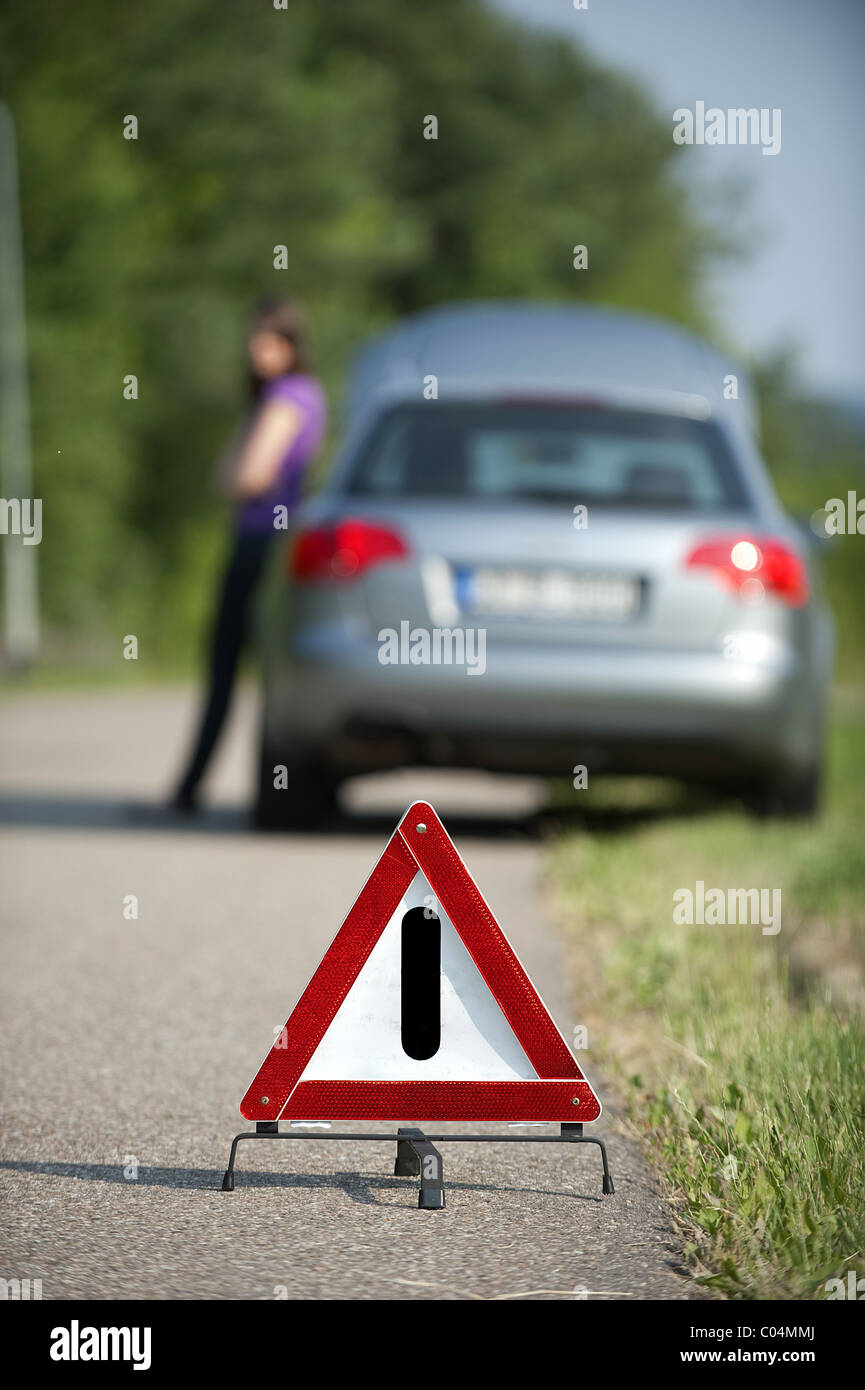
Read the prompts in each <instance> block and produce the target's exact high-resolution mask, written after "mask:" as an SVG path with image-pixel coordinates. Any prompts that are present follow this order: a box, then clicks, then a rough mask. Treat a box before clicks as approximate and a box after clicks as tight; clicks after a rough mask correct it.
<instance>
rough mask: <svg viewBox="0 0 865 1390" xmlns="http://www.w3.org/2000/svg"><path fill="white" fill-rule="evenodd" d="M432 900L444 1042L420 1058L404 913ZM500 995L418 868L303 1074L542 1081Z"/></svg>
mask: <svg viewBox="0 0 865 1390" xmlns="http://www.w3.org/2000/svg"><path fill="white" fill-rule="evenodd" d="M414 907H431V908H433V909H434V911H435V912H436V913H437V914H438V917H439V919H440V921H441V1043H440V1046H439V1049H438V1051H437V1052H436V1053H435V1055H434V1056H433V1057H430V1058H428V1059H427V1060H425V1061H418V1060H417V1059H416V1058H414V1057H410V1056H408V1054H407V1053H406V1052H405V1050H404V1049H403V1045H402V1022H401V1019H402V958H401V947H402V919H403V917H404V916H405V914H406V913H407V912H408V911H410V909H411V908H414ZM537 1079H538V1076H537V1072H536V1071H535V1069H534V1067H533V1066H532V1064H531V1062H530V1061H529V1059H528V1057H527V1056H526V1054H525V1052H524V1051H523V1048H522V1047H521V1045H520V1043H519V1042H518V1040H517V1037H516V1035H515V1033H514V1031H513V1029H512V1028H511V1025H510V1024H509V1023H508V1021H507V1019H506V1018H505V1016H504V1014H503V1013H502V1010H501V1008H500V1007H499V1005H498V1003H497V1001H496V999H495V996H494V995H493V993H492V991H491V990H490V988H489V986H488V985H487V983H486V981H485V980H484V978H483V976H482V975H481V973H480V971H479V970H478V968H477V966H476V965H475V963H474V961H473V960H472V958H471V956H470V955H469V953H468V951H467V950H466V948H465V946H464V945H463V943H462V940H461V939H460V936H459V934H458V932H457V930H456V928H455V927H454V925H453V923H452V922H451V920H450V918H449V917H448V915H447V913H446V912H445V911H444V909H443V908H442V906H441V904H440V903H439V902H438V901H437V900H436V898H435V895H434V894H433V891H432V888H431V887H430V885H429V882H428V881H427V879H426V877H425V876H424V875H423V874H422V873H420V872H418V873H417V874H416V875H415V877H414V879H413V880H412V882H411V883H410V884H409V887H408V889H407V890H406V893H405V895H404V896H403V898H402V900H401V902H400V903H399V904H398V906H397V908H396V911H395V912H394V913H393V915H392V917H391V918H390V920H389V922H388V924H387V926H386V927H385V929H384V931H383V932H382V934H381V936H380V937H379V939H378V941H377V942H376V944H375V946H374V947H373V949H372V951H371V952H370V954H369V956H368V957H367V960H366V961H365V963H364V965H363V968H362V969H361V971H360V974H359V975H358V977H357V979H356V980H355V982H354V984H353V985H352V987H351V989H350V990H349V993H348V994H347V996H346V998H345V999H344V1000H343V1002H342V1004H341V1005H340V1007H339V1009H338V1011H337V1013H336V1015H335V1017H334V1019H333V1021H332V1023H331V1025H330V1027H329V1028H328V1030H327V1032H326V1033H325V1035H324V1037H323V1038H322V1040H321V1042H320V1043H319V1045H318V1047H317V1048H316V1050H315V1052H314V1053H313V1055H312V1057H311V1058H310V1060H309V1062H308V1063H307V1066H306V1070H305V1071H304V1072H303V1075H302V1076H301V1078H300V1080H301V1081H535V1080H537Z"/></svg>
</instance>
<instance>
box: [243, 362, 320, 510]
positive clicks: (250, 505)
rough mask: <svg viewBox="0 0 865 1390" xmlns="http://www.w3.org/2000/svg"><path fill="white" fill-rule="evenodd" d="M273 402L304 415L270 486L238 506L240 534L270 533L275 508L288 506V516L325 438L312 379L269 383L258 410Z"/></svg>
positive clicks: (285, 378) (293, 377)
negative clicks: (306, 471) (296, 409)
mask: <svg viewBox="0 0 865 1390" xmlns="http://www.w3.org/2000/svg"><path fill="white" fill-rule="evenodd" d="M272 401H288V402H289V403H290V404H292V405H296V406H297V407H298V408H299V409H300V411H301V412H302V414H303V424H302V425H301V427H300V433H299V434H298V435H297V437H296V438H295V439H294V441H293V442H292V445H291V448H290V449H288V450H287V451H286V453H285V455H284V457H283V459H282V462H281V463H280V465H279V472H278V473H277V475H276V481H275V482H274V484H273V486H272V487H271V488H270V489H269V490H268V491H267V492H263V493H261V495H260V496H258V497H249V498H247V499H246V501H245V502H241V503H240V505H239V506H238V508H237V529H238V531H239V532H240V533H241V535H252V534H254V533H261V532H264V531H270V530H271V529H272V528H273V523H274V510H273V509H274V507H278V506H284V507H287V508H288V512H289V515H291V513H292V512H293V511H294V509H295V507H296V506H297V504H298V502H299V501H300V485H301V479H302V478H303V474H304V471H305V469H306V466H307V464H308V463H309V462H310V460H311V459H312V457H313V455H314V454H315V452H316V450H317V449H318V446H319V444H320V443H321V441H322V439H323V438H324V431H325V428H326V426H327V400H326V398H325V394H324V391H323V389H322V386H321V383H320V382H318V381H317V380H316V378H315V377H314V376H305V375H304V374H303V373H302V372H292V373H290V374H289V375H288V376H279V377H276V378H275V379H274V380H273V381H269V382H268V383H267V385H266V386H265V387H264V389H263V391H262V393H261V396H260V397H259V407H260V406H264V405H270V403H271V402H272ZM254 418H255V417H254V416H253V419H254Z"/></svg>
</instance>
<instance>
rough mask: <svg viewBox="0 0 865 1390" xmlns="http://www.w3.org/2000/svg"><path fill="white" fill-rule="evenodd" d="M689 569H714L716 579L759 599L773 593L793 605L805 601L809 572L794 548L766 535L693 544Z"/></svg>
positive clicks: (726, 537) (756, 599) (688, 560)
mask: <svg viewBox="0 0 865 1390" xmlns="http://www.w3.org/2000/svg"><path fill="white" fill-rule="evenodd" d="M685 563H686V565H687V567H688V569H700V568H707V569H711V570H713V571H714V573H715V576H716V577H717V579H718V582H719V583H720V584H722V585H723V586H724V588H727V589H735V590H737V591H738V592H739V593H740V594H741V595H742V597H743V598H746V599H750V600H751V601H752V602H759V600H760V599H761V598H762V597H763V595H764V594H767V593H768V594H773V595H774V597H775V598H779V599H781V600H782V602H783V603H788V604H790V606H791V607H792V608H801V607H802V605H803V604H804V603H807V602H808V573H807V570H806V569H805V565H804V564H803V562H802V560H801V559H800V558H799V556H798V555H797V554H796V552H795V551H794V550H791V549H790V548H789V546H787V545H784V543H783V542H782V541H776V540H771V539H769V538H767V537H753V536H721V537H718V538H716V539H713V540H708V541H703V542H701V544H700V545H697V546H695V547H694V549H693V550H692V551H691V553H690V555H689V556H688V558H687V560H686V561H685Z"/></svg>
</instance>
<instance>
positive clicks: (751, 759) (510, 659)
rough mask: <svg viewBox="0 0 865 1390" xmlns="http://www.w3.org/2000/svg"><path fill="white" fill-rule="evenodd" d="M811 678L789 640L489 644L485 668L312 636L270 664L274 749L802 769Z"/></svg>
mask: <svg viewBox="0 0 865 1390" xmlns="http://www.w3.org/2000/svg"><path fill="white" fill-rule="evenodd" d="M817 726H818V720H817V718H816V716H815V711H814V709H813V695H812V691H811V687H810V683H809V682H808V681H807V680H805V679H804V678H803V676H802V674H801V671H800V669H799V666H798V663H797V661H796V658H795V654H794V653H793V652H792V651H791V650H790V649H788V648H783V649H779V650H778V651H776V652H775V654H774V656H773V660H772V661H771V662H761V663H756V662H745V661H741V660H732V659H725V657H724V656H723V655H721V654H720V653H718V654H712V653H700V654H695V653H689V652H680V651H663V652H660V651H657V650H642V651H633V650H629V651H624V650H615V651H611V650H609V649H605V648H595V649H581V650H579V651H574V650H568V651H567V652H562V651H561V650H555V651H553V650H549V649H539V650H536V651H531V650H527V649H526V648H525V647H521V648H519V649H514V648H510V649H509V648H499V647H497V648H496V649H495V650H494V651H488V652H487V660H486V669H485V670H484V672H483V674H469V672H468V671H467V669H466V668H465V667H456V666H445V665H441V666H410V665H392V666H383V665H381V664H379V661H378V648H377V646H375V645H374V644H373V645H372V646H370V645H369V644H367V643H357V644H351V645H350V646H347V645H346V646H343V647H342V648H340V649H338V650H334V649H333V648H331V649H328V648H327V646H326V645H325V646H323V645H322V644H321V643H320V642H319V641H318V640H317V639H316V641H315V642H314V643H313V645H312V649H310V647H309V646H307V647H306V648H305V649H301V650H299V651H297V652H296V654H295V658H294V660H293V661H292V662H291V663H288V662H286V663H283V664H280V665H278V666H276V667H274V668H272V669H271V672H270V675H269V679H268V688H267V697H266V715H265V728H266V736H267V739H268V742H269V744H270V746H271V747H272V748H274V749H275V750H277V751H278V750H279V749H280V748H284V749H286V751H294V752H296V753H301V752H303V751H304V750H309V749H310V748H314V749H315V750H316V752H317V754H318V755H319V756H321V757H323V758H325V759H326V760H327V761H328V762H329V763H330V764H332V765H333V766H334V767H336V768H338V769H339V770H340V771H341V772H343V773H344V774H348V773H350V772H353V771H366V770H374V769H380V768H385V767H393V766H400V765H410V764H416V763H421V764H430V765H439V766H467V767H480V768H486V769H489V770H494V771H526V772H534V773H541V772H543V773H559V774H562V775H565V774H567V773H568V772H569V771H570V769H571V768H573V767H574V765H575V764H577V763H582V764H585V765H586V766H587V767H588V768H589V769H590V771H591V770H592V769H593V768H594V770H596V771H617V772H657V773H668V774H670V775H681V776H693V777H695V778H700V777H704V778H709V779H711V780H718V781H723V780H728V779H733V778H736V777H740V776H741V775H742V773H743V772H744V771H748V770H753V771H755V772H757V771H759V770H762V769H768V768H779V767H781V768H789V769H795V768H798V767H805V766H807V765H808V764H809V763H810V762H812V761H813V759H814V757H815V755H816V747H815V738H816V730H817Z"/></svg>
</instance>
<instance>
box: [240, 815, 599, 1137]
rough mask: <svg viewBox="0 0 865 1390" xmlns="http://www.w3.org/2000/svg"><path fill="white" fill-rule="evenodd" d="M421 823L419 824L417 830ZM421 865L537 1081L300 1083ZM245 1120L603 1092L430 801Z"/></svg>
mask: <svg viewBox="0 0 865 1390" xmlns="http://www.w3.org/2000/svg"><path fill="white" fill-rule="evenodd" d="M419 825H423V826H424V827H425V829H424V830H423V831H420V830H419V829H418V826H419ZM418 870H420V871H421V872H422V873H423V874H424V876H425V877H426V879H427V881H428V882H429V885H430V887H431V888H432V891H433V894H434V896H435V898H436V899H437V901H438V902H439V903H440V904H441V906H442V907H443V908H444V911H445V912H446V913H447V916H448V917H449V918H450V920H451V922H452V923H453V925H454V928H455V929H456V931H457V932H458V933H459V936H460V938H461V940H462V942H463V944H464V945H465V947H466V950H467V951H468V952H469V954H470V955H471V957H472V959H473V961H474V963H475V965H476V966H477V968H478V970H479V971H480V973H481V975H482V976H483V978H484V980H485V982H486V984H487V985H488V987H489V989H490V990H491V992H492V994H493V996H494V997H495V999H496V1000H497V1002H498V1004H499V1007H500V1008H501V1010H502V1013H503V1014H504V1015H505V1017H506V1019H507V1020H508V1023H509V1024H510V1026H511V1028H512V1029H513V1031H514V1034H515V1035H516V1037H517V1039H518V1041H519V1043H520V1045H521V1046H522V1048H523V1050H524V1052H525V1053H526V1056H527V1057H528V1059H529V1061H530V1062H531V1064H532V1066H533V1067H534V1069H535V1071H536V1072H537V1074H538V1080H536V1081H470V1080H462V1081H368V1080H334V1081H301V1080H300V1078H301V1076H302V1075H303V1072H304V1070H305V1068H306V1066H307V1064H308V1062H309V1060H310V1058H311V1057H312V1055H313V1053H314V1052H315V1050H316V1048H317V1047H318V1045H319V1043H320V1042H321V1040H322V1038H323V1037H324V1035H325V1033H326V1032H327V1030H328V1028H329V1027H330V1025H331V1023H332V1022H333V1019H334V1017H335V1016H336V1013H337V1010H338V1009H339V1008H340V1006H341V1004H342V1003H343V1000H344V999H345V998H346V995H347V994H348V993H349V990H350V989H351V987H352V985H353V984H354V982H355V980H356V979H357V977H358V975H359V974H360V971H361V970H362V968H363V966H364V963H365V962H366V960H367V957H368V956H369V954H370V952H371V951H372V949H373V947H374V946H375V943H376V942H377V941H378V939H379V937H380V936H381V934H382V932H383V931H384V929H385V927H386V926H387V924H388V922H389V921H390V919H391V917H392V916H393V913H394V912H395V910H396V908H397V906H398V904H399V902H400V900H401V898H402V897H403V895H404V894H405V892H406V890H407V888H408V887H409V884H410V883H411V882H412V879H413V878H414V876H415V874H416V873H417V871H418ZM240 1113H241V1114H242V1115H243V1116H244V1118H245V1119H247V1120H256V1121H258V1120H277V1119H283V1120H289V1119H302V1120H316V1119H324V1120H419V1119H424V1120H441V1121H444V1120H474V1121H483V1120H550V1121H571V1122H574V1121H590V1120H595V1119H597V1117H598V1115H599V1114H600V1113H601V1106H600V1102H599V1101H598V1099H597V1097H596V1095H595V1093H594V1091H593V1090H592V1088H591V1086H590V1085H589V1083H588V1081H586V1079H585V1077H584V1076H583V1074H582V1072H581V1071H580V1068H579V1067H578V1066H577V1063H576V1061H575V1060H574V1057H573V1055H572V1053H571V1052H570V1050H569V1049H568V1047H567V1046H566V1044H565V1042H564V1039H563V1038H562V1036H561V1034H560V1033H559V1031H558V1029H557V1028H556V1025H555V1024H554V1023H553V1020H552V1019H551V1017H550V1015H549V1013H548V1012H547V1010H546V1008H545V1006H544V1004H543V1003H542V1001H541V999H540V998H539V996H538V993H537V991H536V990H535V988H534V986H533V984H532V982H531V980H530V979H529V977H528V976H527V974H526V972H525V971H524V970H523V967H522V966H521V965H520V962H519V960H518V959H517V957H516V955H515V954H514V952H513V950H512V948H511V945H510V943H509V942H508V939H507V937H506V936H505V934H504V932H503V931H502V929H501V927H500V926H499V924H498V922H497V921H496V919H495V917H494V916H493V914H492V912H491V911H490V909H489V907H488V906H487V904H486V902H485V901H484V898H483V896H482V895H481V893H480V891H479V889H478V887H477V885H476V884H475V882H474V880H473V879H472V877H471V874H470V873H469V871H468V869H467V868H466V866H465V864H464V863H463V861H462V859H461V858H460V856H459V854H458V853H457V850H456V848H455V846H454V844H453V842H452V840H451V839H450V836H449V835H448V833H447V831H446V830H445V828H444V826H443V825H442V823H441V821H440V820H439V818H438V816H437V815H436V813H435V811H434V810H433V808H432V807H431V806H430V805H429V804H428V803H427V802H425V801H416V802H414V803H413V804H412V805H411V806H410V807H409V809H408V810H407V811H406V813H405V815H404V816H403V818H402V820H401V821H400V823H399V825H398V827H397V829H396V830H395V831H394V833H393V835H392V837H391V839H390V840H389V842H388V844H387V846H386V847H385V850H384V853H383V854H382V856H381V858H380V859H379V861H378V863H377V864H376V866H375V868H374V869H373V871H372V873H371V874H370V876H369V878H368V879H367V881H366V883H365V884H364V886H363V888H362V890H361V892H360V895H359V896H358V898H357V901H356V902H355V904H354V906H353V907H352V909H351V911H350V912H349V914H348V916H347V917H346V919H345V921H344V923H343V924H342V926H341V927H340V929H339V931H338V932H337V934H336V936H335V938H334V940H333V942H332V943H331V945H330V946H329V948H328V950H327V951H326V952H325V955H324V958H323V959H322V962H321V964H320V965H319V967H318V969H317V970H316V972H315V974H314V975H313V977H312V979H311V980H310V982H309V984H308V985H307V987H306V989H305V990H304V992H303V994H302V995H301V997H300V999H299V1000H298V1003H297V1005H296V1007H295V1009H294V1011H293V1013H292V1015H291V1017H290V1018H289V1020H288V1022H287V1023H286V1025H285V1028H284V1029H283V1031H282V1033H281V1035H280V1037H279V1038H278V1039H277V1042H276V1043H275V1044H274V1046H273V1047H272V1048H271V1050H270V1052H269V1053H268V1055H267V1057H266V1058H265V1060H264V1062H263V1063H262V1065H261V1068H260V1069H259V1071H258V1074H257V1076H256V1077H255V1079H254V1081H253V1082H252V1084H251V1086H250V1087H249V1090H248V1091H247V1093H246V1095H245V1096H244V1098H243V1101H242V1102H241V1106H240Z"/></svg>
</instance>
